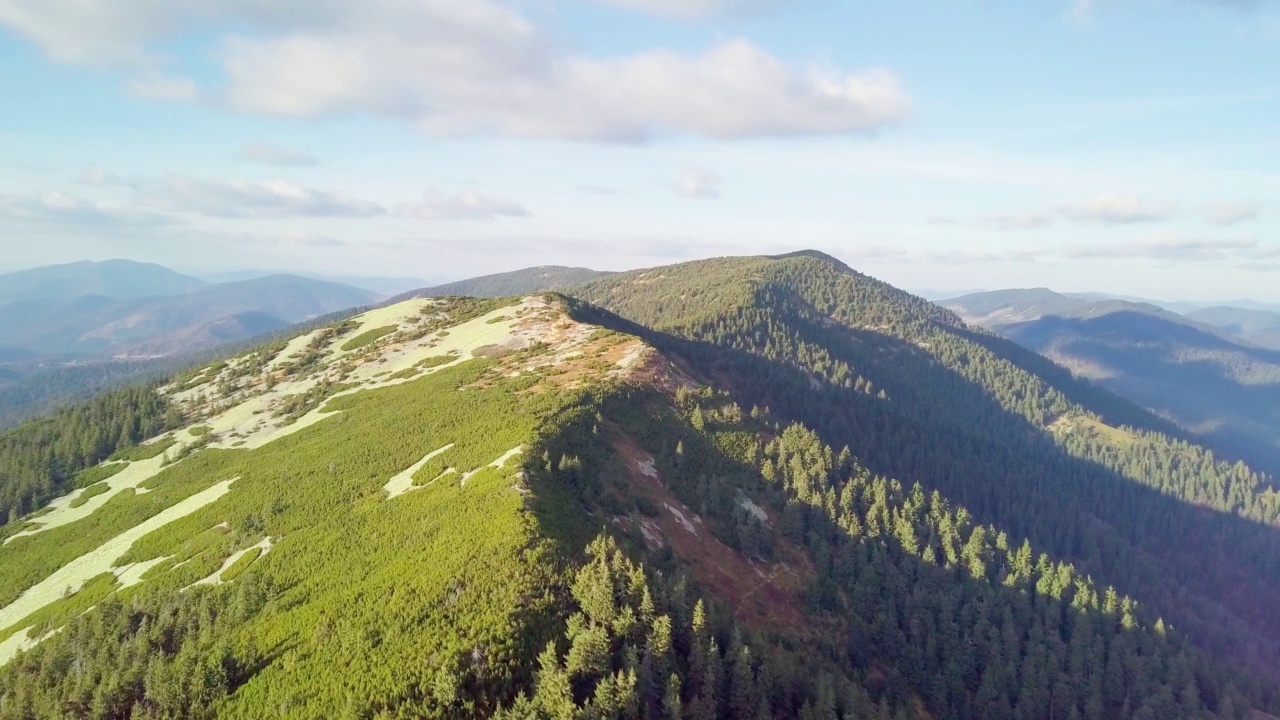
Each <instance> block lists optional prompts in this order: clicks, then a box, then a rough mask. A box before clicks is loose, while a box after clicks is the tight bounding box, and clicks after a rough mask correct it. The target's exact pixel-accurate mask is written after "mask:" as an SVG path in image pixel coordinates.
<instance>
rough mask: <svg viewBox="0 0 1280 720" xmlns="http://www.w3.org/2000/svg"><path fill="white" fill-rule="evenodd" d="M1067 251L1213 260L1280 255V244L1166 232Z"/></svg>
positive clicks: (1091, 256) (1104, 256)
mask: <svg viewBox="0 0 1280 720" xmlns="http://www.w3.org/2000/svg"><path fill="white" fill-rule="evenodd" d="M1064 255H1066V256H1067V257H1070V258H1079V259H1135V258H1136V259H1148V260H1165V261H1171V262H1173V261H1198V262H1212V261H1223V260H1233V259H1252V260H1260V259H1266V258H1272V257H1277V256H1280V248H1274V247H1269V246H1265V245H1263V244H1262V243H1261V242H1260V241H1259V240H1258V238H1256V237H1229V238H1205V237H1192V236H1186V235H1178V234H1172V233H1169V234H1163V233H1162V234H1158V235H1153V236H1150V237H1147V238H1143V239H1141V240H1136V241H1132V242H1125V243H1113V244H1108V245H1078V246H1072V247H1069V248H1067V249H1066V250H1065V251H1064Z"/></svg>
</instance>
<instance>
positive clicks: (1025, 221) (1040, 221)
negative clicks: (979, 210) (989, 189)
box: [978, 212, 1053, 230]
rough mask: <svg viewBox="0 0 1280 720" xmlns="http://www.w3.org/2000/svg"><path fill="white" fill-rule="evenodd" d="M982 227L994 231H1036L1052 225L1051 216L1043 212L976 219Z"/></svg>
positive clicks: (988, 216)
mask: <svg viewBox="0 0 1280 720" xmlns="http://www.w3.org/2000/svg"><path fill="white" fill-rule="evenodd" d="M978 224H979V225H981V226H982V227H986V228H992V229H994V230H1037V229H1039V228H1044V227H1049V226H1050V225H1052V224H1053V216H1052V215H1050V214H1048V213H1045V212H1028V213H1007V214H1004V215H987V216H984V217H981V218H978Z"/></svg>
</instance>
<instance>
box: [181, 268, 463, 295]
mask: <svg viewBox="0 0 1280 720" xmlns="http://www.w3.org/2000/svg"><path fill="white" fill-rule="evenodd" d="M193 274H194V275H196V276H198V277H200V278H201V279H203V280H207V281H209V282H212V283H228V282H242V281H244V280H257V279H259V278H264V277H270V276H272V275H280V274H281V271H279V270H234V271H226V272H194V273H193ZM291 274H293V275H297V276H299V277H305V278H310V279H312V280H321V281H324V282H334V283H339V284H341V285H350V286H352V287H357V288H360V289H362V290H368V291H370V292H375V293H378V294H379V295H385V296H387V297H390V296H392V295H398V294H400V293H404V292H408V291H410V290H414V289H417V288H420V287H426V286H427V285H431V284H433V282H432V281H430V280H426V279H423V278H411V277H379V276H368V275H323V274H317V273H291ZM435 282H438V281H435Z"/></svg>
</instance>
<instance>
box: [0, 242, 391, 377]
mask: <svg viewBox="0 0 1280 720" xmlns="http://www.w3.org/2000/svg"><path fill="white" fill-rule="evenodd" d="M383 298H384V296H383V295H381V294H379V293H375V292H372V291H369V290H363V289H360V288H355V287H351V286H349V285H342V284H340V283H334V282H324V281H319V280H312V279H308V278H302V277H297V276H292V275H272V276H268V277H261V278H255V279H252V280H244V281H240V282H227V283H209V282H206V281H204V280H200V279H198V278H195V277H191V276H189V275H183V274H181V273H177V272H174V271H173V270H169V269H167V268H164V267H161V266H159V265H150V264H146V263H136V262H132V261H128V260H110V261H105V262H96V263H95V262H80V263H72V264H69V265H55V266H50V267H43V268H37V269H34V270H26V271H22V272H16V273H10V274H7V275H0V362H3V361H4V360H3V358H4V357H6V356H9V357H17V358H21V359H22V360H23V361H29V360H31V359H32V358H31V356H32V355H37V356H44V357H48V358H59V359H72V358H100V357H104V356H107V357H142V356H164V355H172V354H177V353H182V352H189V351H192V350H198V349H201V348H207V347H211V346H214V345H218V344H220V343H223V342H228V341H232V340H241V339H244V338H248V337H252V336H255V335H260V334H262V333H266V332H271V331H274V330H279V329H281V328H284V327H286V326H288V325H291V324H293V323H296V322H300V321H302V320H306V319H308V318H312V317H316V316H319V315H324V314H327V313H331V312H334V311H336V310H341V309H344V308H350V307H356V306H361V305H368V304H371V303H375V302H378V301H379V300H382V299H383Z"/></svg>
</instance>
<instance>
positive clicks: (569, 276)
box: [396, 266, 611, 300]
mask: <svg viewBox="0 0 1280 720" xmlns="http://www.w3.org/2000/svg"><path fill="white" fill-rule="evenodd" d="M610 274H611V273H607V272H600V271H598V270H588V269H587V268H571V267H558V266H544V267H536V268H526V269H524V270H516V271H515V272H509V273H499V274H496V275H485V276H483V277H476V278H470V279H468V280H459V281H458V282H453V283H448V284H446V285H438V286H436V287H429V288H423V289H421V290H414V291H413V292H409V293H405V294H404V295H401V296H400V297H398V298H396V300H404V299H407V298H411V297H451V296H470V297H481V298H496V297H512V296H515V295H529V294H533V293H541V292H546V291H548V290H557V289H559V288H563V287H568V286H570V285H576V284H578V283H584V282H587V281H589V280H595V279H597V278H601V277H607V276H608V275H610Z"/></svg>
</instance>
